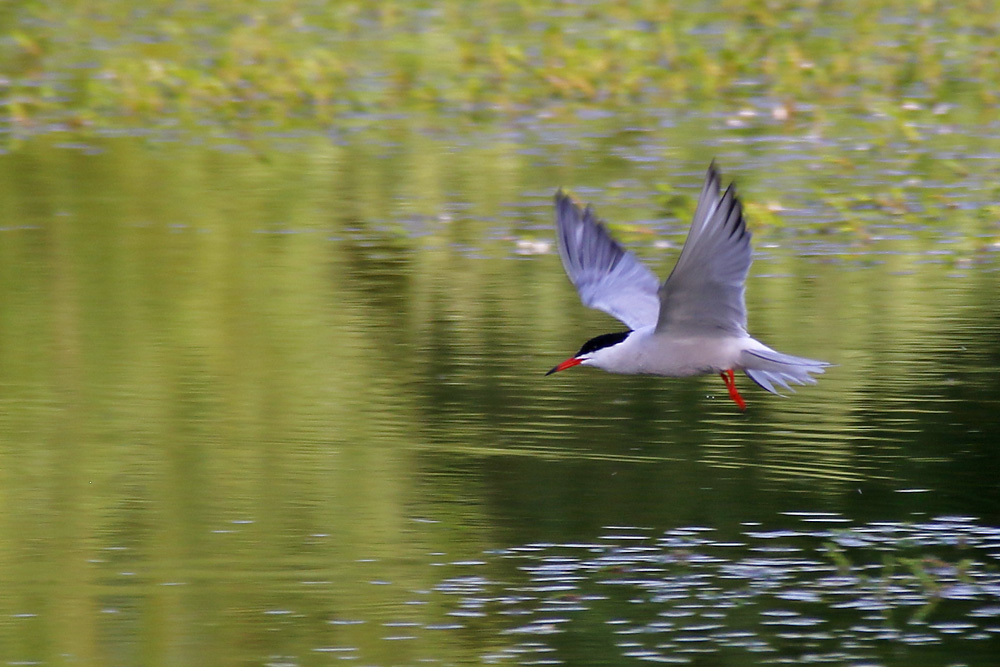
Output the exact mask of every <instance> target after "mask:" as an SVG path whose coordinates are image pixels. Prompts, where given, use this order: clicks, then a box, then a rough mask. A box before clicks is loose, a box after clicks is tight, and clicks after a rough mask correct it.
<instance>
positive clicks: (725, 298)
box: [656, 162, 752, 335]
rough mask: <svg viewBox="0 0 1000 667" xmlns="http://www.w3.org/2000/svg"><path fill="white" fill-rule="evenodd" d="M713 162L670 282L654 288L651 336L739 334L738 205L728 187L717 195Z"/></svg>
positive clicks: (745, 268) (743, 255)
mask: <svg viewBox="0 0 1000 667" xmlns="http://www.w3.org/2000/svg"><path fill="white" fill-rule="evenodd" d="M719 190H720V188H719V173H718V171H717V170H716V168H715V163H714V162H713V163H712V164H711V165H710V166H709V168H708V173H707V174H706V176H705V185H704V187H703V188H702V191H701V196H700V198H699V200H698V207H697V209H696V210H695V215H694V220H693V221H692V222H691V229H690V231H688V236H687V240H686V241H685V242H684V248H683V249H682V250H681V255H680V257H679V258H678V259H677V264H676V266H674V270H673V271H672V272H671V273H670V277H669V278H667V280H666V281H665V282H664V283H663V285H662V286H661V287H660V289H659V298H660V311H659V318H658V320H657V323H656V331H657V332H664V331H671V332H675V333H685V332H691V333H700V334H711V333H712V332H720V333H721V332H725V333H732V334H738V335H740V334H745V333H746V325H747V311H746V303H745V300H744V290H745V288H744V283H745V281H746V277H747V273H748V272H749V271H750V263H751V261H752V257H751V249H750V237H751V235H750V232H749V231H747V228H746V222H745V221H744V219H743V206H742V205H741V204H740V201H739V198H737V196H736V189H735V187H734V186H733V185H730V186H729V188H728V189H727V190H726V192H725V193H724V194H723V195H722V196H721V197H720V196H719Z"/></svg>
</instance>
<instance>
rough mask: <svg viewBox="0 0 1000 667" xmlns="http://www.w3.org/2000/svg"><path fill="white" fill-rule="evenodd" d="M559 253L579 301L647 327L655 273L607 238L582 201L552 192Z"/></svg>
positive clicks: (655, 304)
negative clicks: (554, 196)
mask: <svg viewBox="0 0 1000 667" xmlns="http://www.w3.org/2000/svg"><path fill="white" fill-rule="evenodd" d="M556 231H557V236H558V239H559V256H560V257H561V258H562V263H563V267H564V268H565V269H566V275H568V276H569V279H570V281H571V282H572V283H573V285H574V286H575V287H576V291H577V292H579V293H580V300H581V301H583V304H584V305H585V306H589V307H591V308H596V309H597V310H603V311H604V312H606V313H608V314H609V315H612V316H614V317H616V318H618V319H619V320H621V321H622V322H624V323H625V324H626V325H627V326H628V327H629V328H630V329H638V328H641V327H645V326H652V325H653V324H655V323H656V321H657V317H658V316H659V312H660V299H659V297H658V296H657V289H658V288H659V286H660V281H659V279H658V278H657V277H656V275H655V274H654V273H653V272H652V271H650V270H649V269H648V268H646V266H645V265H644V264H643V263H642V262H640V261H639V259H638V258H636V256H635V255H633V254H632V253H630V252H628V251H626V250H625V249H624V248H622V247H621V246H620V245H618V243H617V242H616V241H615V240H614V239H613V238H611V234H609V233H608V229H607V227H605V226H604V225H603V224H602V223H601V222H600V221H599V220H598V219H597V217H596V216H595V215H594V212H593V210H592V209H591V208H590V207H589V206H588V207H586V208H581V207H580V205H579V204H577V203H576V202H575V201H573V200H572V199H571V198H570V197H569V195H567V194H566V193H564V192H563V191H562V190H559V191H558V192H556Z"/></svg>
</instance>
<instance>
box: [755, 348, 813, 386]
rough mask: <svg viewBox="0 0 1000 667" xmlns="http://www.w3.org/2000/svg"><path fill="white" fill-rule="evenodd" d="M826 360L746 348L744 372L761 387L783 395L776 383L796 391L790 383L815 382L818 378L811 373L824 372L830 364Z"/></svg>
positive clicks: (766, 349) (767, 349)
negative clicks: (776, 387)
mask: <svg viewBox="0 0 1000 667" xmlns="http://www.w3.org/2000/svg"><path fill="white" fill-rule="evenodd" d="M829 365H830V364H828V363H827V362H825V361H817V360H816V359H806V358H804V357H793V356H792V355H790V354H782V353H781V352H776V351H774V350H772V349H770V348H765V349H762V350H744V351H743V354H742V366H743V372H744V373H746V374H747V377H749V378H750V379H751V380H753V381H754V382H756V383H757V384H758V385H759V386H760V387H762V388H763V389H766V390H767V391H769V392H771V393H772V394H778V395H779V396H780V395H781V392H779V391H778V390H777V389H775V387H774V385H780V386H781V388H782V389H786V390H788V391H790V392H793V393H794V392H795V390H794V389H792V387H791V386H790V385H789V383H792V384H815V383H816V378H814V377H812V375H810V373H815V374H817V375H818V374H819V373H823V372H825V371H826V367H827V366H829Z"/></svg>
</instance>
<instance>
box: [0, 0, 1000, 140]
mask: <svg viewBox="0 0 1000 667" xmlns="http://www.w3.org/2000/svg"><path fill="white" fill-rule="evenodd" d="M0 21H2V23H3V24H5V28H4V31H3V32H4V36H3V39H2V42H0V71H2V72H4V73H5V74H4V75H3V78H2V80H0V98H2V102H0V104H2V107H0V108H2V113H3V115H4V116H6V117H7V118H8V119H10V120H11V121H12V122H13V123H15V124H16V125H18V126H29V127H30V126H31V125H32V124H33V123H36V122H41V121H47V122H52V121H53V120H56V121H59V122H65V123H67V124H69V125H70V126H74V125H82V126H88V125H91V124H93V125H98V126H107V125H110V126H115V125H119V124H122V123H136V124H150V123H155V124H159V123H162V122H164V120H165V119H167V118H171V117H175V116H176V117H181V118H182V119H189V120H202V119H205V118H210V119H213V120H217V119H221V120H223V121H224V122H240V121H242V120H245V119H249V118H253V119H255V122H257V121H264V122H268V121H270V122H275V123H280V124H287V123H303V122H305V123H314V122H328V121H331V120H334V119H337V118H343V117H345V116H349V115H352V114H373V113H374V114H380V113H389V112H400V111H413V110H421V109H427V110H432V111H445V112H449V113H455V114H461V115H470V116H473V117H476V116H480V115H486V116H491V115H498V114H499V115H503V114H515V115H517V114H521V113H525V112H537V111H538V110H541V109H546V110H550V111H552V112H558V110H559V108H560V107H565V106H576V105H595V106H599V107H602V108H608V109H627V108H629V107H633V106H636V105H646V106H648V105H652V106H661V107H671V106H689V105H692V104H698V103H700V102H704V101H707V100H724V103H725V104H728V105H732V106H733V107H734V108H736V107H738V106H739V105H741V104H743V103H744V102H745V100H747V99H755V100H760V99H761V98H763V99H766V100H768V102H769V104H770V105H772V109H773V113H774V114H775V116H776V117H778V118H783V117H787V116H788V115H791V114H795V113H800V112H803V111H804V110H805V111H808V112H810V113H821V112H822V111H823V110H824V109H826V108H828V106H830V103H831V102H835V104H836V106H838V107H841V106H843V105H845V104H846V105H848V106H850V107H853V108H854V109H856V110H857V111H861V112H864V113H868V112H876V113H878V112H883V111H884V110H885V107H886V106H887V102H892V103H891V104H888V106H890V107H893V108H895V107H898V104H897V103H896V102H895V101H896V100H899V99H906V98H912V99H919V100H921V102H922V103H923V104H924V105H926V106H928V107H929V108H932V107H933V106H934V105H936V104H946V103H947V104H951V103H954V102H955V100H957V99H962V98H968V99H969V100H970V101H971V102H972V103H973V104H975V105H986V106H992V105H994V104H995V103H996V102H997V96H998V92H997V91H1000V70H998V68H996V67H995V61H996V45H997V43H998V38H1000V5H998V4H997V3H994V2H990V1H988V0H964V1H960V2H944V1H935V0H918V1H914V0H887V1H886V0H877V1H876V0H839V1H838V0H834V1H830V0H751V1H744V0H711V1H707V2H695V3H684V2H661V1H660V0H601V1H592V2H535V1H534V0H488V1H486V2H480V3H469V2H465V1H464V0H444V1H439V0H434V1H433V2H432V1H430V0H416V1H406V2H375V1H372V0H338V1H337V2H328V1H326V0H284V1H282V2H258V1H249V0H238V1H231V0H225V1H223V0H206V1H204V2H197V3H195V2H181V1H179V0H150V1H148V2H143V3H134V2H128V1H127V0H102V1H100V2H91V1H87V2H82V1H76V2H63V1H55V0H35V1H27V2H18V3H14V4H6V5H5V8H4V9H3V10H2V11H0ZM174 122H176V121H174Z"/></svg>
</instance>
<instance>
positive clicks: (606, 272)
mask: <svg viewBox="0 0 1000 667" xmlns="http://www.w3.org/2000/svg"><path fill="white" fill-rule="evenodd" d="M719 193H720V179H719V172H718V170H717V168H716V166H715V162H714V161H713V162H712V164H710V165H709V167H708V173H707V174H706V176H705V185H704V187H702V190H701V196H700V197H699V198H698V206H697V207H696V209H695V212H694V220H693V221H692V222H691V229H690V230H689V231H688V235H687V240H686V241H685V242H684V247H683V249H682V250H681V254H680V257H678V259H677V264H676V265H674V270H673V271H672V272H671V273H670V277H668V278H667V279H666V281H664V282H663V283H662V284H660V281H659V279H657V277H656V275H655V274H654V273H653V272H652V271H650V270H649V269H648V268H647V267H646V266H645V265H644V264H643V263H642V262H641V261H639V259H638V258H637V257H636V256H635V255H633V254H632V253H630V252H628V251H627V250H625V249H623V248H622V247H621V246H620V245H619V244H618V243H617V242H616V241H615V240H614V239H613V238H612V237H611V234H610V233H609V232H608V229H607V227H606V226H605V225H604V223H603V222H601V221H600V220H599V219H598V218H597V217H596V215H595V214H594V211H593V209H592V208H591V207H590V206H587V207H582V206H581V205H579V204H577V203H576V202H575V201H573V199H572V198H570V196H569V195H567V194H566V193H565V192H563V191H562V189H560V190H559V191H557V192H556V195H555V207H556V230H557V235H558V241H559V256H560V257H561V258H562V263H563V267H564V268H565V269H566V274H567V275H568V276H569V279H570V281H571V282H572V283H573V285H574V286H575V287H576V290H577V292H579V294H580V300H581V301H583V304H584V305H585V306H589V307H591V308H596V309H597V310H602V311H604V312H606V313H608V314H609V315H612V316H614V317H615V318H617V319H619V320H621V321H622V322H623V323H624V324H625V326H627V327H628V330H627V331H620V332H616V333H606V334H602V335H600V336H595V337H594V338H591V339H590V340H588V341H587V342H586V343H584V344H583V347H581V348H580V351H579V352H577V353H576V354H574V355H573V356H572V357H570V358H569V359H567V360H566V361H564V362H562V363H561V364H559V365H557V366H556V367H555V368H553V369H552V370H550V371H549V372H548V373H546V375H551V374H552V373H555V372H557V371H563V370H566V369H567V368H572V367H573V366H593V367H595V368H600V369H602V370H605V371H608V372H610V373H625V374H645V375H662V376H667V377H687V376H692V375H707V374H710V373H717V374H718V375H719V376H720V377H721V378H722V381H723V382H725V384H726V389H728V390H729V397H730V398H732V400H733V401H734V402H735V403H736V405H738V406H739V408H740V410H746V402H745V401H744V400H743V397H742V396H740V393H739V391H738V390H737V388H736V378H735V376H734V372H735V371H743V372H744V373H746V375H747V376H748V377H749V378H750V379H751V380H753V381H754V382H755V383H757V384H758V385H760V386H761V387H763V388H764V389H766V390H767V391H769V392H771V393H773V394H779V395H780V393H779V391H778V389H777V388H776V387H775V385H778V386H780V387H781V388H783V389H787V390H789V391H793V390H792V388H791V387H790V386H789V384H790V383H791V384H806V383H810V384H814V383H815V382H816V379H815V378H814V377H812V375H811V374H819V373H823V372H824V370H825V369H826V367H827V366H829V365H830V364H828V363H827V362H825V361H816V360H815V359H805V358H803V357H793V356H792V355H789V354H783V353H781V352H777V351H775V350H773V349H771V348H770V347H768V346H767V345H765V344H764V343H761V342H760V341H759V340H757V339H755V338H753V337H751V336H750V334H749V333H747V309H746V303H745V300H744V292H745V289H746V288H745V283H746V278H747V273H748V272H749V271H750V263H751V262H752V261H753V259H752V257H751V250H750V232H749V231H747V227H746V222H745V220H744V219H743V206H742V205H741V204H740V200H739V199H738V198H737V196H736V189H735V187H734V185H732V184H730V186H729V188H727V189H726V191H725V193H724V194H721V195H720V194H719Z"/></svg>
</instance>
